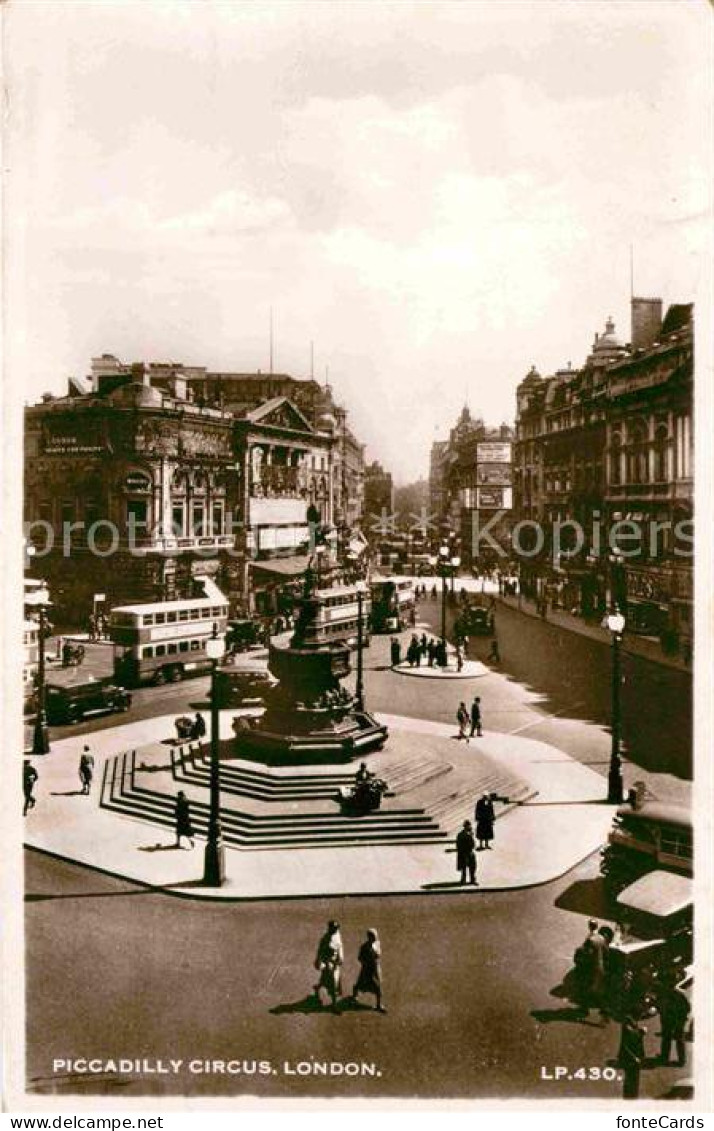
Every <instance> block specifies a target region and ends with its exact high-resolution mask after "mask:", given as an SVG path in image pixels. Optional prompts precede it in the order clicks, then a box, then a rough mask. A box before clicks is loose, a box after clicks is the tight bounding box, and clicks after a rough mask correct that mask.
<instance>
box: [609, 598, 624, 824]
mask: <svg viewBox="0 0 714 1131" xmlns="http://www.w3.org/2000/svg"><path fill="white" fill-rule="evenodd" d="M606 620H607V627H608V629H609V630H610V636H611V638H612V726H611V730H612V750H611V752H610V769H609V771H608V775H607V800H608V804H610V805H621V804H622V795H623V782H622V758H621V755H620V726H621V718H620V686H621V682H622V680H621V674H620V645H621V644H622V634H623V632H624V631H625V618H624V617H623V615H622V613H621V612H620V611H619V610H618V608H617V606H616V607H615V608H614V610H613V611H612V612H611V613H609V614H608V616H607V618H606Z"/></svg>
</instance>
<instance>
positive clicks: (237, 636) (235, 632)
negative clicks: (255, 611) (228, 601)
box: [226, 618, 262, 652]
mask: <svg viewBox="0 0 714 1131" xmlns="http://www.w3.org/2000/svg"><path fill="white" fill-rule="evenodd" d="M261 636H262V625H261V624H259V623H258V622H257V621H254V620H249V619H248V618H245V619H243V620H229V621H228V624H227V625H226V648H227V649H228V651H229V652H247V651H248V649H250V648H255V647H256V645H259V644H260V642H261Z"/></svg>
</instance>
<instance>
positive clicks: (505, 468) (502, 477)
mask: <svg viewBox="0 0 714 1131" xmlns="http://www.w3.org/2000/svg"><path fill="white" fill-rule="evenodd" d="M476 482H477V483H478V484H479V486H481V485H483V486H484V487H509V486H510V484H511V465H510V463H479V464H477V465H476Z"/></svg>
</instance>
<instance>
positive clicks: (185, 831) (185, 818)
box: [176, 789, 195, 848]
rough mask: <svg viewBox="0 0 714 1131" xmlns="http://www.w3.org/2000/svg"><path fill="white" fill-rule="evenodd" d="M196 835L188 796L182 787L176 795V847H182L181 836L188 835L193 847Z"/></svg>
mask: <svg viewBox="0 0 714 1131" xmlns="http://www.w3.org/2000/svg"><path fill="white" fill-rule="evenodd" d="M194 835H195V834H194V831H193V825H192V824H191V810H190V808H189V804H188V798H187V797H186V794H185V793H184V792H183V790H182V789H180V790H179V792H178V795H177V797H176V847H177V848H180V847H181V837H182V836H186V837H188V839H189V842H190V844H191V848H193V847H194V841H193V838H194Z"/></svg>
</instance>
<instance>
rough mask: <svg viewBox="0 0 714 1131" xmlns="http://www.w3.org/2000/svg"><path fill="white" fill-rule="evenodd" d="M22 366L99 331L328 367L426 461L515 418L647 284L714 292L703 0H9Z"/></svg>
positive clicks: (8, 284) (140, 352) (386, 446)
mask: <svg viewBox="0 0 714 1131" xmlns="http://www.w3.org/2000/svg"><path fill="white" fill-rule="evenodd" d="M4 17H5V57H6V97H5V118H6V125H7V133H6V147H5V166H6V170H8V172H7V174H6V176H7V179H6V193H5V226H6V233H7V238H6V274H5V295H6V306H5V313H6V327H7V328H8V340H7V344H6V352H5V362H6V374H7V378H8V379H9V380H10V381H11V382H12V383H13V387H14V388H20V389H21V390H22V397H23V400H27V401H34V400H36V399H37V398H38V397H39V396H40V395H41V394H42V393H43V392H44V391H53V392H57V393H62V392H64V391H66V383H67V377H68V376H70V375H76V376H83V375H86V374H87V373H88V372H89V368H90V361H91V358H92V356H95V355H97V354H101V353H114V354H116V355H117V356H118V357H120V358H122V359H123V360H125V361H136V360H142V359H143V360H147V361H148V360H173V361H182V362H184V363H185V364H193V365H205V366H207V367H208V368H209V369H216V370H237V371H251V370H255V369H258V368H260V369H262V370H263V371H266V370H267V369H268V367H269V324H270V310H271V307H272V310H273V323H274V365H273V368H274V370H275V371H276V372H288V373H291V374H293V375H294V376H298V377H300V376H309V373H310V343H311V341H312V342H314V359H315V362H314V372H315V376H316V377H318V378H319V379H321V380H323V379H325V376H326V374H328V373H329V380H330V383H331V385H332V387H333V390H334V393H335V395H336V397H337V398H338V400H340V401H341V402H342V403H344V404H345V406H346V407H347V408H348V409H349V411H350V417H351V421H352V424H353V427H354V429H355V431H356V433H357V435H358V436H359V438H360V439H361V440H363V441H364V442H366V444H367V455H368V458H369V459H373V458H376V459H379V460H381V461H382V462H383V463H384V464H385V466H386V467H388V468H389V469H390V470H391V471H392V472H393V474H394V475H395V479H396V481H397V482H400V483H403V482H407V481H409V480H411V479H415V478H417V477H419V476H422V475H426V474H427V473H428V460H429V449H430V446H431V443H432V442H433V440H434V439H439V438H445V437H446V435H447V434H448V429H449V428H450V427H452V426H453V424H454V423H455V420H456V417H457V415H458V413H459V411H460V409H461V407H462V406H463V404H464V403H465V402H467V403H468V404H469V406H470V408H471V411H472V413H473V414H474V415H475V416H480V417H482V418H484V419H485V421H486V422H487V423H488V424H490V425H497V424H499V423H501V421H503V420H506V421H510V422H512V421H513V417H514V413H515V388H516V385H517V383H518V381H519V380H521V379H522V377H523V376H524V375H525V374H526V372H527V371H528V370H529V368H530V366H531V364H535V365H536V367H537V369H538V370H539V371H540V372H541V373H543V374H547V373H549V372H553V371H554V369H556V368H557V367H559V366H562V365H565V364H567V362H568V361H571V362H572V364H573V365H576V366H577V365H580V364H582V362H583V361H584V360H585V357H586V356H587V354H588V352H589V350H590V347H591V344H592V340H593V337H594V334H595V332H596V331H602V330H603V329H604V324H605V320H606V318H607V317H608V316H612V317H613V318H614V319H615V322H616V327H617V330H618V332H619V333H620V334H621V336H622V338H623V339H624V340H625V341H627V340H629V298H630V263H631V251H630V249H631V247H632V249H633V260H634V284H635V292H636V293H637V294H641V295H657V296H661V297H662V298H663V299H664V301H665V304H667V303H669V302H689V301H695V300H696V299H697V298H698V297H699V296H700V295H701V294H702V293H703V291H704V289H705V276H706V273H707V272H708V259H707V256H706V254H705V252H706V250H707V239H708V232H709V229H710V217H711V183H712V169H711V157H710V155H709V148H710V146H709V126H710V122H709V109H708V108H709V106H710V103H711V82H710V74H709V72H710V69H711V61H710V56H709V49H708V42H709V38H710V34H711V28H710V25H709V20H710V12H709V10H708V7H707V5H706V4H704V3H701V4H700V3H699V2H698V0H684V2H680V0H671V2H670V0H634V2H630V3H620V2H618V0H587V2H585V0H563V2H551V0H536V2H535V3H520V2H509V0H503V2H496V0H493V2H488V3H478V2H471V0H460V2H458V0H449V2H443V0H441V2H436V3H428V2H419V3H409V2H408V0H400V2H397V3H380V2H379V0H364V2H352V3H350V2H348V0H341V2H340V3H327V2H323V0H314V2H304V0H286V2H283V3H263V2H261V0H252V2H250V3H249V2H247V0H237V2H213V0H201V2H197V3H193V2H187V0H186V2H181V0H172V2H168V0H167V2H163V0H139V2H134V0H121V2H114V0H89V2H85V3H76V2H73V0H50V2H48V3H45V2H43V0H39V2H38V0H10V3H9V5H8V6H6V7H5V9H4Z"/></svg>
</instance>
